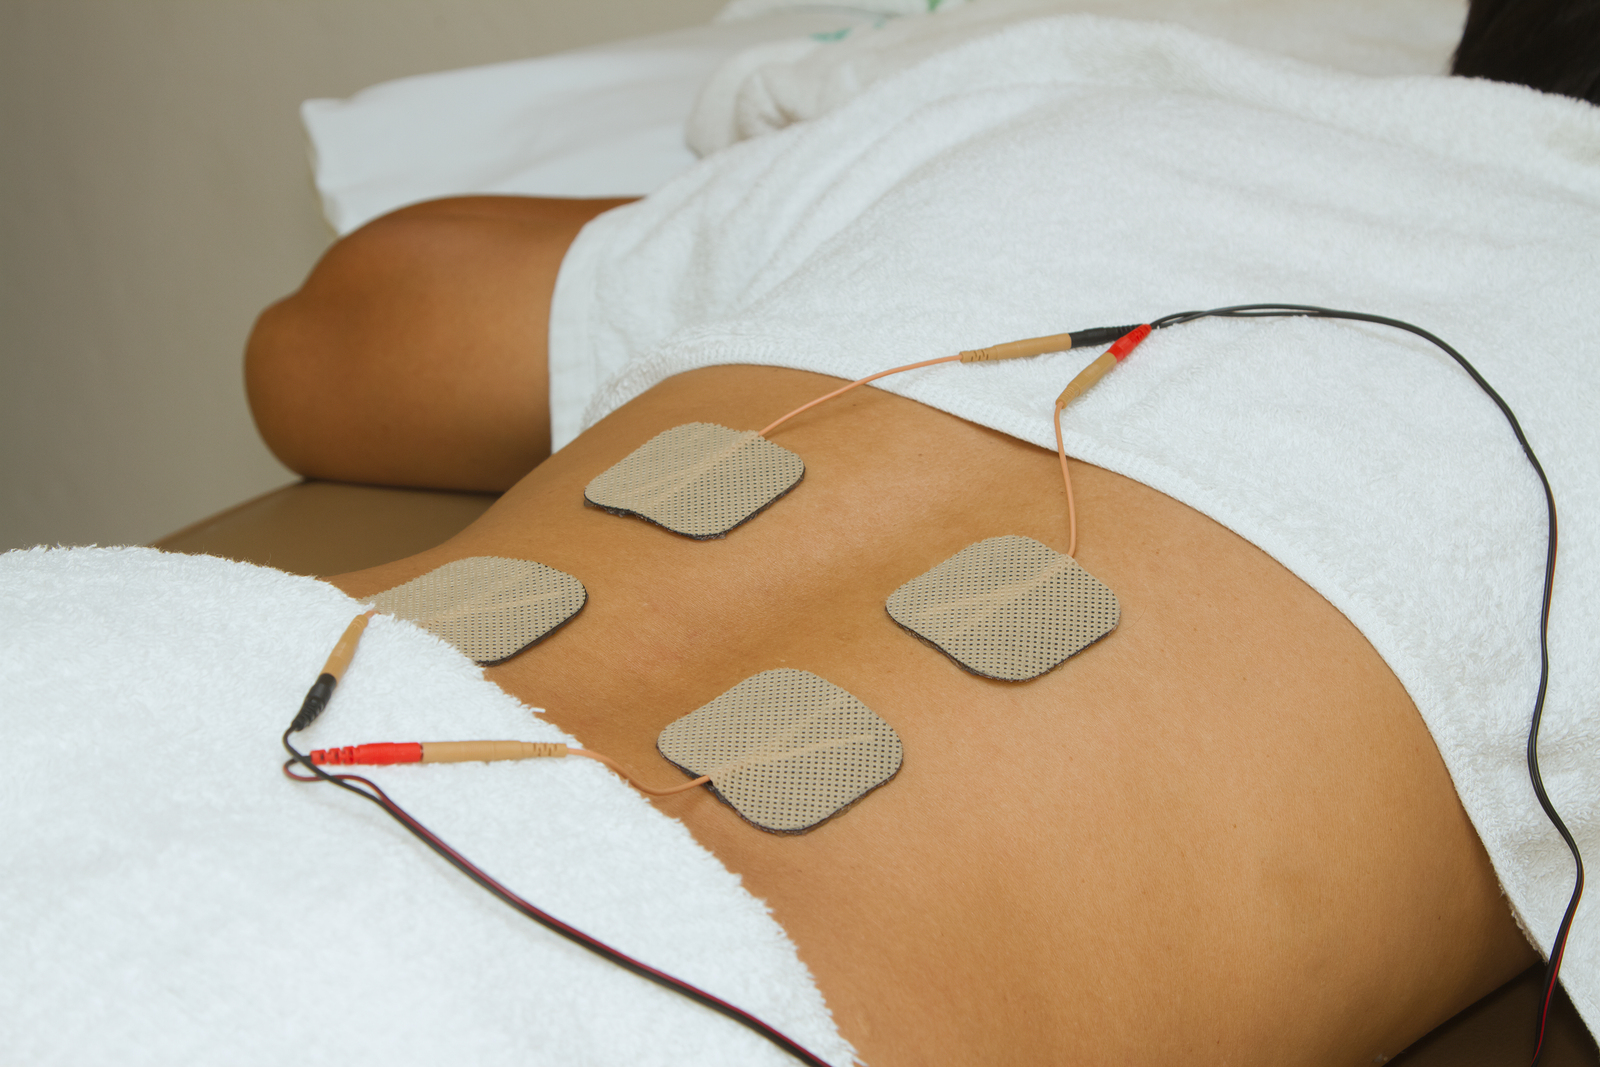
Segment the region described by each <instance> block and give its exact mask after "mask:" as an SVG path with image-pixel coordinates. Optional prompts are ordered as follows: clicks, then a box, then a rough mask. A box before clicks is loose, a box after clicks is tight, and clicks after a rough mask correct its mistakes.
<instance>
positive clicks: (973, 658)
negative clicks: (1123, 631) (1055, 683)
mask: <svg viewBox="0 0 1600 1067" xmlns="http://www.w3.org/2000/svg"><path fill="white" fill-rule="evenodd" d="M886 607H887V608H888V609H889V617H890V618H892V619H893V620H894V621H895V622H897V623H899V624H900V625H901V626H904V627H905V628H906V629H907V630H910V631H911V632H912V633H914V634H916V635H917V636H918V637H920V638H922V639H923V640H925V641H927V642H929V643H930V644H932V645H934V646H936V647H937V648H938V649H939V650H940V651H941V652H943V653H944V654H945V655H947V656H949V657H950V658H951V659H953V660H955V661H956V662H957V663H959V664H960V665H961V666H963V667H965V668H966V669H967V670H969V671H971V672H972V673H973V674H981V675H982V676H984V677H985V678H998V679H1001V680H1002V681H1007V682H1021V681H1026V680H1027V679H1029V678H1037V677H1038V676H1039V675H1041V674H1044V673H1045V672H1047V671H1050V670H1053V669H1055V668H1056V667H1058V666H1060V665H1061V663H1062V662H1064V661H1065V660H1066V659H1067V657H1068V656H1071V655H1073V654H1074V653H1076V652H1078V651H1079V650H1081V649H1083V648H1084V647H1085V646H1087V645H1090V644H1093V643H1094V642H1095V641H1098V640H1100V638H1102V637H1104V636H1105V635H1106V634H1108V633H1110V632H1111V631H1112V630H1114V629H1116V628H1117V619H1118V618H1119V617H1120V615H1121V608H1120V607H1118V605H1117V597H1116V594H1114V593H1113V592H1111V590H1109V589H1107V588H1106V587H1105V586H1104V585H1102V584H1101V583H1100V582H1099V580H1098V579H1096V578H1095V577H1094V575H1092V574H1090V573H1089V572H1088V571H1086V570H1084V569H1083V568H1082V567H1080V566H1079V565H1078V561H1077V560H1075V559H1073V558H1072V557H1071V556H1063V555H1062V554H1061V553H1059V552H1057V551H1056V550H1055V549H1053V548H1050V547H1049V546H1048V545H1042V544H1040V543H1039V542H1038V541H1035V540H1034V539H1033V538H1031V537H1017V536H1014V535H1007V536H1004V537H990V538H987V539H986V540H983V541H979V542H978V543H977V544H975V545H968V546H967V547H966V548H963V549H962V550H961V551H960V552H957V553H956V554H955V555H953V556H951V557H950V558H949V559H947V560H945V561H944V562H943V563H941V564H939V565H938V566H937V567H935V568H933V570H931V571H928V572H927V573H926V574H924V575H922V576H921V577H918V578H913V579H912V580H911V581H909V582H907V583H906V584H905V585H902V586H901V587H900V588H899V589H896V590H895V591H894V595H893V596H891V597H890V598H889V602H888V604H887V605H886Z"/></svg>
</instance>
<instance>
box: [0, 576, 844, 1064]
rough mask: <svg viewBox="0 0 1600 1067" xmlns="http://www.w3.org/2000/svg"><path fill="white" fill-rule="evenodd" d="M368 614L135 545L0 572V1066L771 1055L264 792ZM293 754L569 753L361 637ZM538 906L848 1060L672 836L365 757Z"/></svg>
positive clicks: (710, 867)
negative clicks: (446, 743)
mask: <svg viewBox="0 0 1600 1067" xmlns="http://www.w3.org/2000/svg"><path fill="white" fill-rule="evenodd" d="M360 610H361V607H360V605H358V604H357V603H356V602H355V601H353V600H351V599H350V598H348V597H346V596H345V595H344V594H343V593H341V592H339V590H337V589H335V588H333V587H332V586H330V585H327V584H325V583H323V582H318V581H315V580H313V579H309V578H295V577H291V576H289V575H286V574H283V573H281V572H278V571H273V570H268V569H265V568H259V567H251V566H246V565H244V564H239V563H230V562H227V561H224V560H219V559H212V558H208V557H197V556H177V555H168V554H164V553H160V552H156V551H155V550H153V549H67V550H45V549H34V550H31V551H24V552H11V553H7V554H5V555H3V556H0V715H3V717H4V724H5V732H6V736H7V737H9V738H10V739H11V740H10V742H9V744H10V750H11V753H12V756H13V759H12V762H11V769H10V771H9V772H8V773H7V774H6V775H5V776H4V779H3V783H4V784H3V786H0V788H3V793H0V838H3V839H4V841H5V842H6V850H7V861H6V863H5V865H4V868H3V870H0V914H3V915H4V916H5V928H6V931H7V932H6V936H5V937H4V938H3V939H0V1048H4V1050H5V1052H4V1055H3V1056H0V1058H3V1059H4V1060H5V1062H7V1063H16V1064H30V1065H44V1064H71V1065H74V1067H79V1065H87V1064H115V1065H118V1067H128V1065H136V1064H174V1063H177V1064H223V1063H225V1064H237V1065H251V1064H263V1065H265V1064H275V1065H276V1064H284V1063H291V1062H292V1063H309V1064H335V1063H338V1064H346V1063H354V1064H362V1063H368V1064H385V1065H422V1064H446V1063H470V1064H474V1065H493V1064H506V1065H511V1064H517V1065H525V1064H530V1063H534V1064H616V1065H628V1067H633V1065H636V1064H660V1065H663V1067H666V1065H675V1064H681V1063H684V1062H686V1061H687V1062H694V1063H714V1064H727V1065H729V1067H736V1065H737V1067H742V1065H745V1064H757V1063H759V1064H772V1065H774V1067H777V1065H785V1067H787V1065H790V1064H792V1063H793V1062H794V1061H793V1060H792V1059H790V1058H789V1057H788V1056H786V1055H784V1054H783V1053H780V1052H778V1051H777V1050H776V1049H775V1048H773V1047H772V1046H771V1045H768V1044H767V1043H766V1042H765V1041H763V1040H761V1039H760V1038H757V1037H755V1036H754V1035H752V1034H751V1033H750V1032H749V1031H746V1030H744V1029H743V1028H742V1027H739V1026H737V1025H735V1024H734V1023H731V1022H729V1021H728V1020H726V1019H724V1018H723V1017H722V1016H720V1015H716V1014H714V1013H712V1012H711V1011H709V1010H708V1009H706V1008H703V1007H701V1006H700V1005H698V1004H694V1003H692V1002H690V1001H687V1000H684V999H683V998H681V997H679V996H677V995H675V994H671V993H668V992H666V991H664V990H662V989H660V988H659V987H657V986H655V985H652V984H650V983H648V982H646V981H644V980H643V979H640V978H638V977H635V976H634V975H632V974H629V973H627V972H625V971H623V970H621V969H620V968H618V967H616V966H615V965H613V964H610V963H607V962H605V961H603V960H600V959H598V958H597V957H594V956H592V955H590V954H589V953H587V952H586V951H584V950H582V949H579V948H577V947H576V946H573V945H572V944H570V943H569V942H566V941H564V940H561V939H560V938H558V937H557V936H556V935H554V934H551V933H549V932H548V931H546V930H544V929H543V928H541V927H538V926H535V925H534V924H533V923H532V922H530V921H529V920H527V919H525V918H523V917H522V916H520V915H518V914H516V913H515V912H513V911H511V909H509V908H508V907H506V906H505V905H503V904H501V903H500V902H498V901H497V900H495V899H493V898H491V897H490V896H489V895H488V894H487V893H485V892H484V891H483V890H481V889H479V888H478V887H477V886H475V885H473V884H471V883H470V882H468V881H467V880H466V879H465V878H464V877H463V876H462V875H460V874H458V873H457V872H456V871H455V870H454V869H453V868H450V867H448V866H447V865H446V864H445V863H444V862H443V861H441V860H439V859H438V858H437V857H435V856H434V855H433V853H431V852H429V851H427V850H426V849H425V848H424V847H423V846H422V845H421V844H419V843H418V842H416V841H415V840H414V839H412V838H411V837H410V836H409V835H407V834H406V833H405V832H404V831H403V830H401V829H400V828H399V827H398V826H396V825H395V824H394V823H393V822H391V821H390V820H389V819H388V817H387V816H385V815H384V814H383V813H382V812H380V811H378V810H377V809H376V808H374V807H372V806H371V805H369V804H367V803H366V802H364V801H362V800H360V799H358V798H356V797H353V796H350V795H348V794H346V793H343V792H340V791H338V790H336V789H334V788H332V787H330V786H326V785H317V786H310V785H297V784H295V783H293V782H289V781H287V780H286V779H285V778H284V777H283V776H282V774H281V773H280V771H279V765H280V763H281V762H282V758H283V753H282V749H281V748H280V747H279V742H278V738H279V735H280V734H281V733H282V732H283V729H284V728H285V727H286V726H287V725H288V721H289V720H290V719H291V718H292V717H293V716H294V713H295V711H296V710H297V709H298V708H299V706H300V701H301V699H302V698H303V697H304V695H305V690H306V688H307V686H308V685H309V684H310V683H311V681H312V680H313V679H314V678H315V677H316V675H317V672H318V671H319V670H320V669H321V666H322V663H323V661H324V660H325V659H326V658H327V654H328V651H329V650H330V649H331V648H332V646H333V642H334V641H335V640H336V639H337V638H338V636H339V634H340V632H341V631H342V630H343V628H344V626H345V625H346V623H348V622H349V620H350V619H351V618H352V617H354V616H355V615H356V614H357V613H359V612H360ZM297 737H299V738H300V740H301V741H302V742H303V745H302V748H303V749H308V748H312V747H316V748H322V747H328V746H332V745H344V744H359V743H363V742H368V741H419V740H455V739H466V738H507V739H516V740H529V741H533V740H546V741H551V740H555V741H559V740H570V739H568V738H566V737H565V736H564V735H563V734H562V733H561V732H560V731H558V730H556V729H555V728H554V727H553V726H551V725H549V724H548V723H546V722H544V721H542V720H541V719H540V717H539V715H538V713H537V712H534V711H533V710H532V709H529V708H526V707H523V706H521V705H519V704H518V703H517V702H516V701H515V700H513V699H511V698H510V697H508V696H506V695H505V694H504V693H503V692H501V691H500V690H499V689H498V688H497V687H495V686H494V685H493V684H491V683H489V682H488V681H485V680H484V679H483V677H482V673H481V671H480V670H479V669H478V668H477V667H475V666H473V665H472V664H471V663H470V662H468V661H467V660H466V659H465V658H464V657H463V656H461V654H460V653H458V652H456V651H455V650H454V649H452V648H450V647H448V646H447V645H445V644H443V643H442V642H440V641H439V640H437V639H436V638H434V637H432V636H431V635H429V634H427V633H424V632H423V631H421V630H419V629H417V628H416V627H414V626H412V625H410V624H409V623H404V622H398V621H396V620H393V619H389V618H384V617H379V618H377V619H375V620H374V621H373V622H372V624H371V626H370V627H369V629H368V631H367V634H366V636H365V638H364V639H363V640H362V643H361V646H360V649H359V651H358V653H357V655H356V658H355V661H354V663H353V664H352V666H351V668H350V670H349V672H348V673H347V674H346V676H345V679H344V682H343V684H342V685H340V687H339V689H338V691H337V693H336V694H335V696H334V699H333V701H332V703H331V705H330V706H329V709H328V711H327V712H326V713H325V714H324V716H323V717H322V719H321V720H319V721H318V722H317V723H316V724H315V725H313V726H312V728H311V729H310V730H309V731H306V732H305V733H304V734H301V735H297ZM367 773H368V775H369V776H370V777H371V778H373V779H375V780H378V781H379V782H380V783H381V784H382V785H383V786H384V788H385V790H386V791H388V792H389V793H390V795H391V796H392V797H394V799H395V800H396V801H397V802H399V803H400V804H401V805H402V806H404V807H406V808H408V809H409V810H410V811H411V813H412V814H413V815H414V816H416V817H417V818H418V819H420V820H421V821H422V822H423V823H424V824H425V825H427V826H429V827H430V828H431V829H433V830H434V831H435V832H437V833H439V834H440V835H441V836H442V837H443V838H444V839H445V840H446V841H448V842H450V843H451V844H452V845H454V846H455V847H457V848H458V849H459V850H460V851H461V852H463V853H464V854H465V855H466V856H467V857H469V858H470V859H472V860H474V861H476V862H477V863H478V864H480V865H481V866H482V867H484V868H485V869H486V870H488V871H489V872H490V873H491V874H493V875H494V876H495V877H497V878H499V879H500V880H502V881H503V882H505V883H506V884H508V885H509V886H510V887H511V888H512V889H513V890H515V891H517V892H519V893H521V894H522V895H523V896H524V897H526V898H528V899H530V900H531V901H532V902H533V903H535V904H537V905H540V906H542V907H544V908H545V909H547V910H548V911H550V912H552V913H554V914H555V915H556V916H557V917H559V918H561V919H564V920H566V921H567V922H570V923H572V924H573V925H575V926H577V927H578V928H579V929H582V930H585V931H587V932H588V933H591V934H593V935H595V936H597V937H599V938H601V939H602V940H605V941H609V942H610V943H611V944H612V945H614V946H615V947H617V948H619V949H621V950H622V951H624V952H627V953H630V954H632V955H634V956H635V957H637V958H639V959H641V960H643V961H645V962H647V963H650V964H652V965H655V966H657V967H660V968H662V969H663V970H666V971H668V972H669V973H672V974H675V975H677V976H679V977H681V978H684V979H686V980H688V981H691V982H694V983H696V984H698V985H700V986H701V987H702V988H705V989H707V990H708V991H710V992H712V993H714V994H716V995H719V996H721V997H723V998H724V999H727V1000H730V1001H732V1002H733V1003H735V1004H737V1005H739V1006H740V1007H743V1008H745V1009H746V1010H747V1011H751V1012H753V1013H754V1014H756V1015H757V1016H759V1017H761V1018H763V1019H765V1020H766V1021H767V1022H769V1023H770V1024H772V1025H774V1026H776V1027H777V1028H778V1029H780V1030H782V1031H784V1032H785V1033H787V1034H788V1035H789V1036H791V1037H792V1038H794V1039H795V1040H797V1041H799V1042H801V1043H802V1044H803V1045H806V1046H808V1047H809V1048H811V1049H812V1050H813V1051H814V1052H816V1053H818V1054H819V1055H821V1056H823V1057H825V1058H826V1059H828V1060H829V1061H830V1062H833V1063H840V1064H843V1063H849V1062H850V1061H851V1053H850V1050H849V1047H848V1046H847V1045H846V1044H845V1042H844V1041H843V1040H842V1039H841V1038H840V1037H839V1036H838V1034H837V1032H836V1030H835V1029H834V1027H833V1024H832V1022H831V1020H830V1019H829V1016H828V1013H827V1009H826V1008H825V1006H824V1005H823V1002H822V998H821V996H820V995H819V994H818V993H817V991H816V989H815V987H814V985H813V984H812V982H811V979H810V977H809V975H808V974H807V972H806V970H805V967H804V966H803V965H802V964H801V963H800V962H799V960H798V959H797V958H796V957H795V954H794V947H793V945H792V944H791V943H790V942H789V940H788V938H787V937H786V936H785V935H784V933H783V931H782V930H781V929H779V927H778V926H777V924H776V923H774V922H773V921H772V919H771V918H770V917H769V916H768V915H767V913H766V910H765V909H764V907H763V906H762V904H761V903H760V902H759V901H757V900H755V899H754V898H753V897H751V896H750V895H749V893H747V892H745V891H744V890H743V889H742V888H741V887H740V885H739V882H738V879H737V878H735V877H734V876H732V875H730V874H729V873H728V872H727V870H726V869H724V868H723V867H722V865H721V864H720V863H718V862H717V860H716V859H715V858H714V857H712V856H711V855H710V854H709V853H707V852H706V851H705V850H704V849H702V848H701V847H700V846H699V845H697V844H696V843H695V842H694V841H693V839H692V838H690V837H689V835H688V833H687V831H685V830H684V828H683V827H682V826H681V825H680V824H679V823H677V822H676V821H674V820H672V819H669V818H667V817H666V816H664V815H661V814H659V813H657V812H656V811H655V809H653V808H652V807H650V805H649V804H647V803H646V802H645V801H644V800H643V799H642V798H641V797H640V796H639V794H637V793H636V792H634V791H633V790H632V789H630V788H629V787H628V786H626V785H624V784H623V783H622V782H621V781H620V780H619V779H617V778H615V777H614V776H612V775H611V774H610V773H609V772H608V771H606V770H605V769H604V768H602V767H601V766H600V765H598V764H595V763H593V762H592V761H589V760H582V759H567V760H539V761H532V762H525V763H505V764H481V763H479V764H458V765H438V766H428V767H421V766H411V767H390V768H382V767H380V768H371V769H368V770H367Z"/></svg>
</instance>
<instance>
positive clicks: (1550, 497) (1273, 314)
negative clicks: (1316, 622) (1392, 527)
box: [1150, 304, 1583, 1067]
mask: <svg viewBox="0 0 1600 1067" xmlns="http://www.w3.org/2000/svg"><path fill="white" fill-rule="evenodd" d="M1205 318H1324V319H1349V320H1353V321H1355V322H1371V323H1376V324H1378V325H1380V326H1391V327H1393V328H1395V329H1398V330H1405V331H1406V332H1408V333H1412V334H1415V335H1416V336H1418V337H1420V338H1422V339H1423V340H1425V341H1428V342H1430V343H1431V344H1433V345H1435V346H1436V347H1438V348H1439V349H1440V350H1442V351H1443V352H1444V353H1445V354H1446V355H1448V356H1449V357H1450V358H1451V359H1453V360H1455V362H1456V363H1457V364H1458V365H1459V366H1460V367H1461V369H1462V370H1464V371H1466V372H1467V374H1468V376H1469V377H1471V378H1472V380H1473V381H1474V382H1476V383H1477V385H1478V388H1479V389H1481V390H1483V392H1484V393H1485V394H1486V395H1487V396H1488V397H1489V399H1490V400H1492V401H1494V404H1495V406H1496V407H1497V408H1499V409H1500V414H1501V415H1503V416H1505V420H1506V422H1507V423H1508V424H1509V425H1510V427H1511V432H1512V433H1513V434H1514V435H1516V438H1517V444H1519V445H1521V446H1522V454H1523V455H1524V456H1526V457H1527V459H1528V463H1529V464H1530V465H1531V466H1532V467H1533V471H1534V473H1535V474H1537V475H1538V476H1539V485H1540V486H1541V487H1542V488H1543V489H1544V500H1545V510H1546V513H1547V516H1548V523H1549V524H1548V527H1547V530H1548V532H1547V535H1546V540H1545V563H1544V592H1543V596H1542V599H1541V603H1540V607H1539V688H1538V693H1537V695H1536V696H1535V697H1534V702H1533V716H1532V719H1531V721H1530V722H1529V725H1528V744H1527V763H1528V779H1529V781H1530V782H1532V784H1533V794H1534V796H1535V797H1536V798H1537V799H1538V801H1539V807H1540V808H1542V809H1543V810H1544V814H1545V817H1546V818H1547V819H1549V820H1550V823H1551V825H1553V826H1554V827H1555V828H1556V832H1557V833H1559V834H1560V835H1561V839H1562V840H1563V841H1565V842H1566V845H1567V850H1568V851H1569V852H1571V853H1572V864H1573V868H1574V877H1573V887H1572V897H1571V899H1570V900H1569V901H1568V902H1567V909H1566V912H1565V913H1564V914H1563V915H1562V917H1561V925H1560V927H1559V928H1558V929H1557V931H1556V938H1555V941H1554V942H1553V943H1552V944H1551V948H1550V957H1549V960H1548V962H1547V963H1546V965H1545V986H1544V996H1543V997H1542V999H1541V1004H1540V1008H1539V1031H1538V1039H1537V1042H1536V1044H1535V1045H1534V1051H1533V1061H1532V1067H1538V1063H1539V1059H1540V1057H1541V1056H1542V1055H1543V1052H1544V1039H1545V1033H1546V1029H1547V1027H1548V1025H1549V1019H1550V1005H1551V1002H1552V1001H1553V1000H1554V999H1555V991H1556V984H1557V982H1558V980H1559V978H1560V975H1561V960H1562V957H1563V956H1565V955H1566V950H1567V937H1568V935H1569V934H1570V933H1571V931H1572V920H1573V918H1574V916H1576V915H1577V912H1578V902H1579V900H1580V899H1582V897H1583V855H1582V854H1581V853H1580V852H1579V851H1578V843H1577V841H1575V840H1574V839H1573V837H1572V832H1571V831H1570V830H1568V829H1567V824H1566V823H1565V822H1563V821H1562V820H1561V816H1560V815H1559V814H1558V813H1557V812H1556V808H1555V805H1554V804H1553V803H1552V802H1551V800H1550V795H1549V793H1547V792H1546V791H1545V787H1544V776H1543V775H1542V774H1541V773H1540V770H1539V726H1540V724H1541V722H1542V721H1543V718H1544V700H1545V694H1546V692H1547V691H1548V689H1549V685H1550V602H1551V598H1552V594H1553V592H1554V589H1555V577H1556V544H1557V540H1558V527H1557V524H1556V498H1555V493H1554V492H1553V491H1552V490H1551V488H1550V479H1549V478H1548V477H1546V476H1545V472H1544V465H1543V464H1541V463H1540V462H1539V457H1538V456H1537V455H1535V454H1534V451H1533V446H1532V445H1530V444H1529V443H1528V437H1527V435H1526V434H1524V433H1523V432H1522V424H1521V423H1519V422H1518V421H1517V417H1516V415H1515V414H1514V413H1513V412H1512V410H1511V407H1510V405H1509V404H1507V403H1506V402H1505V400H1504V398H1502V397H1501V396H1500V394H1499V393H1498V392H1496V391H1495V389H1494V387H1493V386H1491V385H1490V384H1489V383H1488V381H1486V380H1485V379H1484V377H1483V375H1481V374H1479V373H1478V370H1477V368H1476V367H1474V366H1473V365H1472V364H1471V363H1470V362H1468V360H1467V358H1466V357H1465V356H1463V355H1462V354H1461V353H1460V352H1457V351H1456V350H1455V349H1454V348H1452V347H1450V345H1448V344H1446V343H1445V342H1444V341H1443V340H1441V339H1440V338H1438V337H1436V336H1434V335H1433V334H1431V333H1429V332H1428V331H1427V330H1424V329H1423V328H1422V327H1420V326H1414V325H1412V324H1411V323H1409V322H1405V321H1402V320H1400V319H1391V318H1388V317H1386V316H1383V315H1370V314H1367V313H1365V312H1361V311H1340V310H1337V309H1334V308H1324V307H1317V306H1315V305H1312V304H1235V305H1233V306H1231V307H1222V308H1212V309H1210V310H1207V311H1180V312H1177V313H1176V314H1172V315H1166V316H1163V317H1162V318H1159V319H1156V320H1154V321H1153V322H1151V323H1150V327H1151V329H1154V330H1161V329H1165V328H1167V327H1168V326H1177V325H1179V324H1181V323H1186V322H1194V321H1195V320H1197V319H1205Z"/></svg>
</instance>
